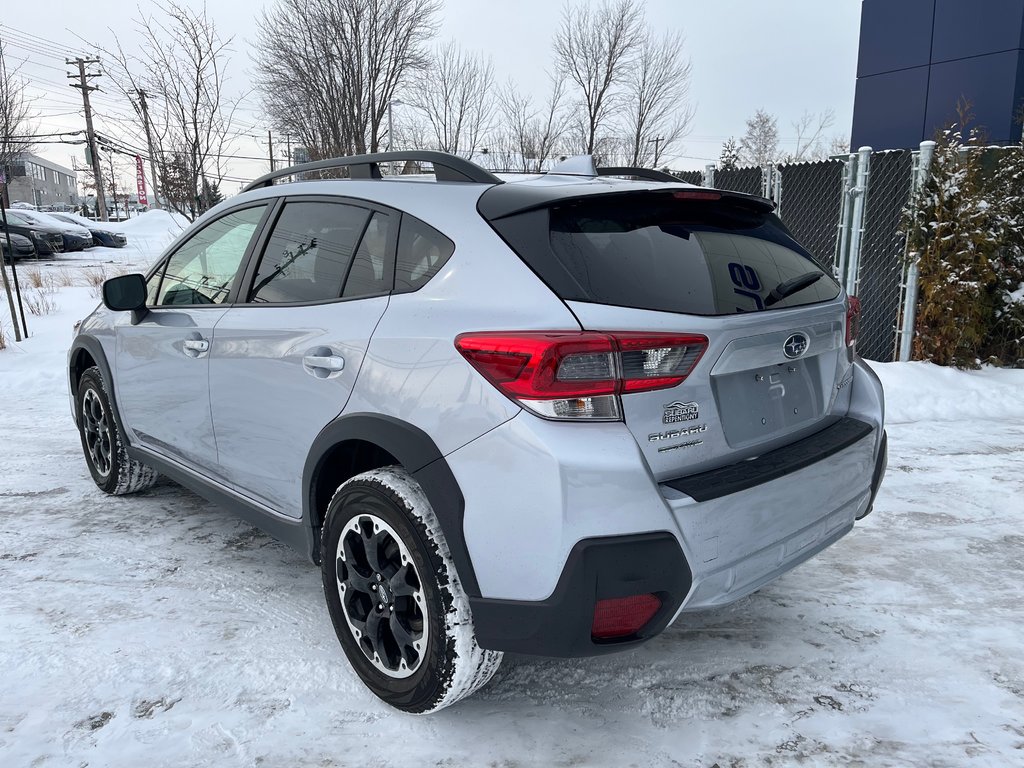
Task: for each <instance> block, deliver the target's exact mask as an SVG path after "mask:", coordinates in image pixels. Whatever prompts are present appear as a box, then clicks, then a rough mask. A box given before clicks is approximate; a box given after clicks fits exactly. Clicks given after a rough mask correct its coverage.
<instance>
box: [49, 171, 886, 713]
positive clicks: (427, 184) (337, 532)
mask: <svg viewBox="0 0 1024 768" xmlns="http://www.w3.org/2000/svg"><path fill="white" fill-rule="evenodd" d="M413 163H422V164H425V163H430V164H432V166H433V172H432V174H419V175H397V176H386V175H385V176H382V174H381V166H385V167H395V166H396V165H401V164H406V165H411V164H413ZM331 173H334V175H339V173H340V174H344V175H345V176H346V178H334V179H326V178H317V179H316V180H311V179H309V178H308V177H309V176H311V175H316V176H318V177H322V176H325V175H329V174H331ZM627 176H628V177H631V178H629V179H627V178H623V177H627ZM285 177H292V178H295V179H297V180H296V181H293V182H292V183H287V184H277V185H275V183H274V182H275V181H279V180H284V178H285ZM859 309H860V308H859V304H858V302H857V300H856V299H854V298H850V297H847V296H846V295H844V293H843V291H842V289H841V288H840V286H839V284H838V283H837V282H836V281H835V280H834V279H833V278H832V276H831V275H830V274H828V272H827V271H826V270H824V269H823V268H822V266H821V265H820V264H819V263H818V262H816V261H815V260H814V258H813V257H812V256H811V255H810V254H809V253H807V252H806V251H805V250H804V249H803V248H802V247H801V246H800V245H799V244H798V243H797V242H795V241H794V239H793V238H792V236H791V235H790V234H789V232H788V231H787V230H786V228H785V227H784V226H783V225H782V223H781V222H780V221H779V219H778V218H777V217H776V216H775V215H774V214H773V213H772V205H771V203H769V202H768V201H766V200H763V199H760V198H756V197H750V196H747V195H741V194H735V193H732V192H725V191H718V190H712V189H704V188H698V187H692V186H689V185H686V184H682V183H679V182H678V181H677V180H675V179H674V178H673V177H671V176H667V175H666V174H659V173H656V172H651V171H643V170H641V169H625V168H615V169H601V170H597V169H595V168H594V166H593V163H592V162H591V161H590V159H589V158H574V159H570V160H569V161H566V162H565V163H564V164H563V165H562V166H560V167H558V168H556V169H554V170H553V171H551V172H549V173H547V174H544V175H539V176H538V175H534V176H523V177H521V178H518V179H514V180H506V181H504V182H503V181H502V180H501V179H499V178H497V177H495V176H493V175H492V174H490V173H489V172H487V171H485V170H483V169H482V168H480V167H478V166H476V165H474V164H472V163H469V162H467V161H465V160H462V159H459V158H457V157H453V156H450V155H445V154H441V153H436V152H400V153H384V154H378V155H366V156H360V157H350V158H342V159H337V160H328V161H321V162H318V163H310V164H307V165H303V166H297V167H294V168H289V169H285V170H282V171H278V172H276V173H273V174H271V175H268V176H265V177H263V178H261V179H259V180H257V181H256V182H254V183H253V184H251V185H249V187H248V188H247V189H246V190H245V191H244V192H243V193H242V194H240V195H238V196H237V197H235V198H233V199H231V200H228V201H227V202H225V203H223V204H221V205H220V206H218V207H217V208H215V209H214V210H212V211H210V212H209V213H207V214H206V215H205V216H203V217H202V218H201V219H200V220H199V221H197V222H195V224H194V225H192V226H191V227H190V228H189V229H188V231H186V232H185V233H184V234H183V235H182V236H181V237H180V238H178V240H177V242H175V243H174V244H173V245H172V246H171V247H170V248H169V249H168V250H167V252H166V253H164V254H163V255H162V257H161V258H160V259H159V260H158V261H157V263H156V265H155V266H154V267H153V268H152V269H151V270H150V272H149V274H148V275H146V276H143V275H126V276H123V277H117V278H114V279H112V280H109V281H107V283H106V284H105V285H104V288H103V306H101V307H100V308H98V309H97V310H96V311H95V312H93V313H92V314H91V315H90V316H89V317H88V318H86V319H85V320H84V321H83V322H82V323H81V326H80V329H79V332H78V335H77V337H76V338H75V340H74V343H73V345H72V347H71V350H70V355H69V362H68V374H69V378H70V391H71V398H72V404H73V412H74V416H75V419H76V422H77V424H78V426H79V429H80V431H81V437H82V447H83V449H84V452H85V457H86V460H87V462H88V466H89V470H90V472H91V474H92V476H93V479H94V480H95V481H96V484H97V485H98V486H99V487H100V488H101V489H102V490H104V491H106V492H107V493H112V494H123V493H131V492H135V491H140V490H143V489H145V488H147V487H149V486H150V485H151V484H152V483H153V481H154V479H155V478H156V475H157V473H160V474H163V475H166V476H168V477H170V478H172V479H173V480H175V481H177V482H179V483H181V484H182V485H185V486H187V487H189V488H191V489H193V490H194V491H196V492H197V493H199V494H201V495H203V496H205V497H206V498H208V499H211V500H213V501H215V502H217V503H219V504H221V505H223V506H225V507H228V508H229V509H232V510H234V511H236V512H237V513H239V514H240V515H242V516H243V517H244V518H246V519H247V520H249V521H251V522H252V523H254V524H255V525H258V526H259V527H260V528H262V529H263V530H265V531H267V532H268V533H270V534H272V535H274V536H276V537H277V538H279V539H281V540H283V541H286V542H288V543H289V544H291V545H293V546H294V547H296V548H297V549H298V550H299V551H300V552H302V553H303V554H304V555H305V556H307V557H309V558H310V559H311V560H312V561H313V562H314V563H317V564H319V565H320V566H321V569H322V574H323V586H324V594H325V596H326V599H327V607H328V610H329V612H330V616H331V620H332V621H333V624H334V628H335V630H336V632H337V635H338V638H339V640H340V641H341V645H342V647H343V649H344V651H345V653H346V655H347V656H348V659H349V661H350V662H351V664H352V666H353V667H354V669H355V671H356V672H357V673H358V674H359V676H360V678H362V680H363V681H364V682H365V683H366V685H367V686H368V687H369V688H370V690H371V691H373V692H374V693H375V694H376V695H377V696H379V697H380V698H381V699H383V700H384V701H386V702H388V703H389V704H391V705H393V706H395V707H397V708H399V709H403V710H406V711H409V712H428V711H431V710H436V709H439V708H441V707H444V706H447V705H449V704H451V703H453V702H455V701H457V700H459V699H460V698H462V697H464V696H466V695H468V694H470V693H472V692H473V691H474V690H476V689H478V688H479V687H480V686H482V685H483V684H484V683H486V682H487V680H488V679H489V678H490V677H491V676H492V675H493V674H494V672H495V670H496V669H497V667H498V664H499V662H500V660H501V658H502V652H503V651H514V652H517V653H528V654H541V655H549V656H587V655H593V654H602V653H609V652H613V651H619V650H623V649H627V648H632V647H634V646H636V645H637V644H639V643H642V642H644V641H645V640H648V639H650V638H651V637H653V636H655V635H657V634H658V633H659V632H661V631H662V630H664V629H665V627H667V626H668V625H669V624H670V623H671V622H673V621H685V620H686V613H687V612H689V611H696V610H700V609H703V608H707V607H710V606H718V605H723V604H725V603H729V602H732V601H734V600H737V599H739V598H741V597H743V596H744V595H747V594H749V593H751V592H753V591H754V590H756V589H758V588H759V587H761V586H762V585H764V584H766V583H768V582H770V581H771V580H773V579H775V578H777V577H778V576H779V575H780V574H782V573H784V572H785V571H787V570H789V569H791V568H793V567H794V566H796V565H797V564H799V563H801V562H803V561H804V560H806V559H807V558H809V557H811V556H813V555H814V554H816V553H817V552H820V551H821V550H822V549H824V548H825V547H827V546H829V545H830V544H832V543H833V542H835V541H836V540H838V539H839V538H841V537H842V536H843V535H845V534H846V533H847V532H849V531H850V529H851V528H852V527H853V524H854V521H855V520H857V519H859V518H862V517H864V515H866V514H867V513H868V512H869V511H870V510H871V506H872V502H873V500H874V496H875V493H876V491H877V490H878V486H879V483H880V482H881V477H882V473H883V471H884V468H885V461H886V440H885V432H884V429H883V399H882V389H881V386H880V385H879V382H878V379H877V378H876V377H875V376H874V375H873V374H872V372H871V370H870V369H869V368H868V367H867V366H865V365H864V364H863V362H862V361H861V360H860V359H859V358H858V357H857V355H856V351H855V349H856V347H855V345H856V335H857V320H858V313H859Z"/></svg>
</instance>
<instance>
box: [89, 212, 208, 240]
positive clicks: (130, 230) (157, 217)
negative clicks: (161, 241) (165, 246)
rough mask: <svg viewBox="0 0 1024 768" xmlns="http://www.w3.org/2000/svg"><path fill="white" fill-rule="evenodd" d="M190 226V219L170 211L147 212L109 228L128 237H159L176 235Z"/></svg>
mask: <svg viewBox="0 0 1024 768" xmlns="http://www.w3.org/2000/svg"><path fill="white" fill-rule="evenodd" d="M188 225H189V221H188V219H186V218H185V217H184V216H182V215H181V214H180V213H171V212H170V211H146V212H145V213H140V214H139V215H138V216H135V217H134V218H131V219H128V220H126V221H119V222H113V221H111V222H109V223H108V226H109V227H110V229H112V230H116V231H117V232H124V233H125V234H126V235H143V236H147V237H152V236H159V235H162V234H164V233H166V232H173V233H175V234H177V233H179V232H181V231H182V230H184V229H185V227H187V226H188Z"/></svg>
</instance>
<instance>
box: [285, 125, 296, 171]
mask: <svg viewBox="0 0 1024 768" xmlns="http://www.w3.org/2000/svg"><path fill="white" fill-rule="evenodd" d="M284 144H285V147H287V152H288V165H294V164H295V163H293V162H292V135H291V134H290V133H286V134H285V135H284Z"/></svg>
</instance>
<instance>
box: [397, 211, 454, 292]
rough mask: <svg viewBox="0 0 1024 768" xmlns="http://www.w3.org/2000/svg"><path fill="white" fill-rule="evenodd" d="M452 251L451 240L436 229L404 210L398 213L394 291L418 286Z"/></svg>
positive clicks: (449, 256) (413, 288) (417, 288)
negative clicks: (400, 220) (402, 213)
mask: <svg viewBox="0 0 1024 768" xmlns="http://www.w3.org/2000/svg"><path fill="white" fill-rule="evenodd" d="M454 252H455V243H453V242H452V241H451V240H449V239H448V238H447V237H445V236H444V235H442V234H441V233H440V232H438V231H437V230H436V229H434V228H433V227H431V226H429V225H428V224H424V223H423V222H422V221H420V220H419V219H414V218H413V217H412V216H409V215H408V214H406V215H404V216H402V231H401V234H399V236H398V260H397V264H396V265H395V293H410V292H412V291H416V290H419V289H420V288H421V287H423V285H424V284H425V283H426V282H427V281H428V280H429V279H430V278H432V277H433V276H434V275H436V274H437V272H438V270H440V269H441V267H443V266H444V265H445V262H447V261H448V259H449V258H451V255H452V254H453V253H454Z"/></svg>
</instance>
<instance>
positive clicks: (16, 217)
mask: <svg viewBox="0 0 1024 768" xmlns="http://www.w3.org/2000/svg"><path fill="white" fill-rule="evenodd" d="M25 213H26V211H23V210H17V211H14V210H9V211H7V231H8V232H10V233H11V234H19V235H22V236H23V237H27V238H28V239H29V240H31V241H32V243H33V244H34V245H35V247H36V254H37V255H39V256H52V255H53V254H55V253H61V252H63V250H64V237H63V235H62V234H61V232H60V230H59V229H56V228H55V227H50V226H47V225H45V224H37V223H33V222H31V221H29V220H28V219H27V218H25V215H24V214H25ZM28 213H30V214H31V213H33V212H32V211H28ZM2 229H3V220H2V219H0V230H2Z"/></svg>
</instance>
